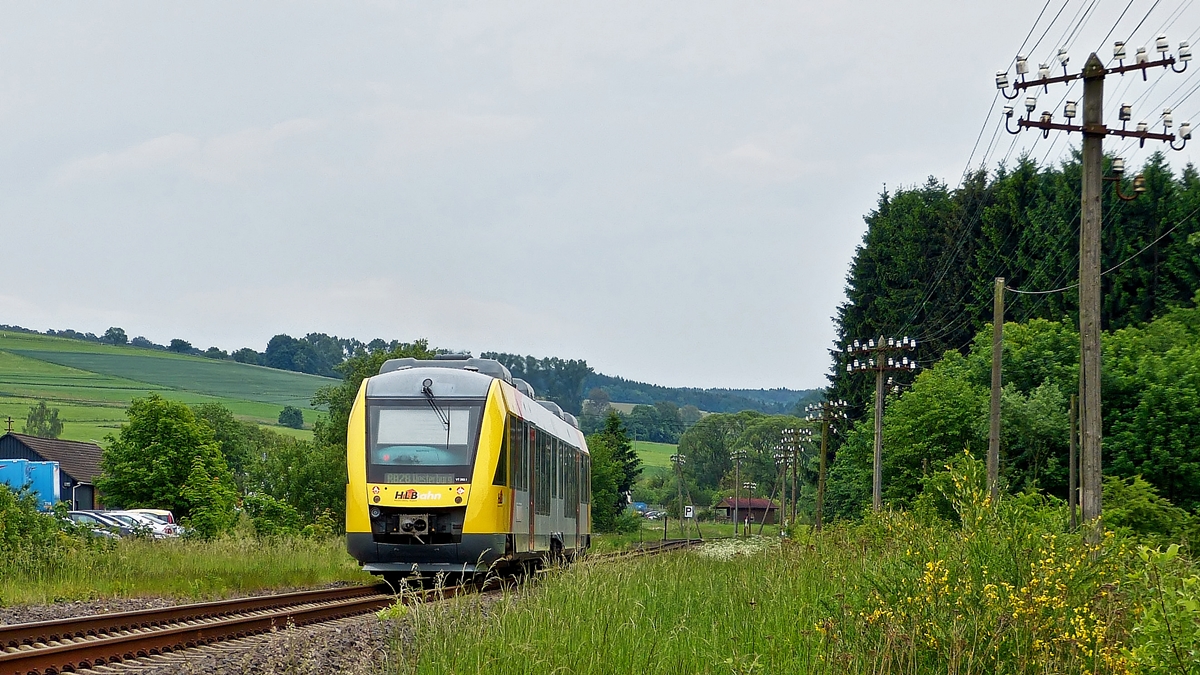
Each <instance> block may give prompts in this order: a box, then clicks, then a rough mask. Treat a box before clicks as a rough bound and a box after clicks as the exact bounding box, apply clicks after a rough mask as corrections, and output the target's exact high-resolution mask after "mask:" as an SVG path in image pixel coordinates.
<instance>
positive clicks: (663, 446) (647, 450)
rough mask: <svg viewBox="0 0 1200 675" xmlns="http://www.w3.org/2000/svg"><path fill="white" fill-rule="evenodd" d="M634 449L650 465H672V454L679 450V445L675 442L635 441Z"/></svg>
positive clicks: (643, 462) (643, 461) (646, 464)
mask: <svg viewBox="0 0 1200 675" xmlns="http://www.w3.org/2000/svg"><path fill="white" fill-rule="evenodd" d="M633 451H634V452H636V453H637V456H638V457H639V458H640V459H641V460H642V464H643V465H645V466H648V467H664V468H666V467H670V466H671V455H673V454H675V453H676V452H678V451H679V446H678V445H675V444H673V443H651V442H650V441H634V442H633Z"/></svg>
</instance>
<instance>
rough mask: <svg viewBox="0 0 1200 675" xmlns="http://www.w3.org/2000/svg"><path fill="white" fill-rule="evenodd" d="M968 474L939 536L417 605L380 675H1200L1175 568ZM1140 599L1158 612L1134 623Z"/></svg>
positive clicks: (905, 531) (815, 547)
mask: <svg viewBox="0 0 1200 675" xmlns="http://www.w3.org/2000/svg"><path fill="white" fill-rule="evenodd" d="M976 464H977V463H976ZM981 476H982V468H981V467H980V466H976V465H969V466H968V467H967V470H966V471H965V472H964V473H961V474H959V475H957V476H956V477H955V480H954V482H953V485H952V486H951V491H952V492H953V494H952V495H950V497H951V501H952V503H953V509H954V511H953V517H952V518H951V519H945V518H941V517H938V516H936V515H933V514H931V513H924V514H912V513H884V514H881V515H879V516H876V517H871V518H868V519H867V520H866V521H865V522H863V523H860V524H849V525H840V526H836V527H832V528H829V529H827V531H826V532H825V533H823V534H821V535H819V536H818V535H815V534H813V533H811V532H804V533H802V534H801V536H799V537H798V538H797V539H795V540H792V541H788V542H780V541H779V540H778V539H777V538H774V537H771V538H768V537H762V538H756V539H751V540H749V541H733V540H730V541H721V542H714V543H712V544H709V545H708V546H707V547H706V548H705V549H703V550H700V551H696V552H686V553H680V554H673V555H668V556H663V557H656V558H642V559H635V560H631V561H627V562H623V563H620V564H613V563H611V562H608V563H600V564H589V563H587V562H584V563H582V564H579V565H577V566H575V567H573V568H570V569H568V570H559V571H555V572H553V573H551V574H550V575H548V578H546V579H545V580H544V581H543V582H542V583H540V584H538V585H537V586H535V587H532V588H529V589H525V590H522V591H521V592H520V593H510V594H508V595H506V596H505V597H504V598H503V599H501V600H499V601H497V602H495V603H494V604H491V605H487V604H485V603H486V602H487V601H485V600H483V599H466V600H459V601H458V602H457V603H443V604H428V605H421V606H417V607H416V608H414V609H413V610H412V611H411V612H410V614H409V619H408V620H409V621H410V622H411V625H412V627H413V633H414V634H413V639H412V640H411V641H408V642H397V643H396V652H397V653H396V654H395V656H396V658H395V659H393V663H394V664H395V670H396V672H400V673H476V672H478V673H488V674H497V675H501V674H503V675H508V674H518V673H521V674H524V673H530V674H532V673H578V674H585V673H586V674H591V673H595V674H599V673H616V672H621V673H624V672H636V673H638V674H639V675H654V674H659V673H662V674H664V675H665V674H667V673H671V674H675V673H838V674H842V673H846V674H849V673H905V674H907V673H954V674H980V675H982V674H984V673H988V674H990V673H1080V674H1082V673H1089V674H1090V673H1126V672H1138V671H1140V672H1177V673H1196V672H1200V670H1198V669H1200V666H1197V665H1195V662H1196V659H1194V658H1193V659H1192V661H1188V659H1189V658H1191V657H1189V656H1188V655H1196V654H1197V653H1198V652H1197V649H1198V648H1200V637H1197V636H1200V631H1195V630H1192V631H1191V632H1187V631H1184V630H1181V629H1183V628H1185V627H1188V626H1190V627H1191V628H1195V627H1197V626H1200V611H1197V612H1194V613H1192V614H1190V615H1189V614H1188V612H1187V611H1183V610H1180V609H1178V608H1179V607H1182V608H1186V607H1189V606H1191V605H1190V604H1189V603H1191V604H1195V601H1197V600H1200V595H1197V592H1198V590H1200V588H1197V587H1198V586H1200V579H1197V577H1196V575H1195V570H1194V568H1193V567H1192V565H1191V563H1189V562H1187V561H1186V560H1184V559H1183V557H1182V556H1178V555H1172V556H1169V558H1170V559H1169V560H1168V559H1167V557H1163V556H1155V555H1148V554H1147V550H1146V549H1144V548H1141V549H1139V548H1138V547H1137V546H1135V545H1134V544H1133V542H1130V541H1127V540H1124V539H1122V538H1121V537H1119V536H1113V535H1108V536H1106V537H1104V538H1103V539H1102V541H1101V543H1099V544H1096V545H1093V544H1087V543H1085V542H1084V540H1083V538H1082V535H1080V534H1079V533H1074V532H1068V531H1067V530H1066V528H1065V527H1064V522H1063V521H1064V520H1065V512H1064V510H1063V509H1061V508H1059V505H1058V504H1056V503H1054V502H1050V501H1047V500H1044V499H1043V498H1041V497H1037V496H1034V495H1022V496H1017V497H1013V498H1006V499H1004V500H1002V501H1001V502H1000V503H998V504H994V503H992V502H991V501H990V500H989V499H988V498H987V496H986V494H985V492H984V491H983V490H982V489H981V488H980V487H979V485H980V483H981ZM1149 564H1153V565H1154V567H1153V568H1152V571H1153V572H1154V573H1153V574H1147V569H1148V567H1147V565H1149ZM1163 578H1170V579H1173V580H1175V581H1174V582H1172V583H1171V584H1164V583H1162V582H1161V581H1156V580H1161V579H1163ZM1188 579H1192V580H1195V581H1192V582H1189V581H1188ZM1156 583H1157V584H1158V586H1159V587H1160V588H1158V589H1156V588H1154V584H1156ZM1189 583H1190V584H1191V586H1189ZM1167 586H1169V588H1167V591H1166V592H1165V593H1163V592H1161V588H1163V587H1167ZM1189 588H1191V589H1192V590H1188V589H1189ZM1188 593H1191V595H1187V594H1188ZM1181 594H1182V595H1181ZM1156 597H1159V598H1162V597H1165V598H1166V599H1167V602H1169V603H1170V606H1169V607H1168V605H1166V604H1163V603H1162V602H1159V603H1158V604H1159V605H1161V606H1162V607H1163V610H1162V611H1159V612H1157V613H1153V612H1152V613H1149V614H1148V613H1147V611H1146V608H1147V607H1148V606H1151V604H1150V603H1152V602H1155V598H1156ZM1167 610H1170V611H1169V612H1168V611H1167ZM1163 617H1167V618H1166V623H1163ZM1151 619H1153V622H1152V621H1151ZM1154 622H1157V623H1154ZM1172 622H1174V623H1173V624H1172ZM1189 622H1190V623H1189ZM1185 624H1186V626H1185ZM1175 655H1179V656H1175ZM1177 663H1185V664H1188V663H1191V664H1192V665H1190V666H1188V665H1185V666H1183V667H1182V669H1181V668H1180V667H1176V664H1177Z"/></svg>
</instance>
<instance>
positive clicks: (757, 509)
mask: <svg viewBox="0 0 1200 675" xmlns="http://www.w3.org/2000/svg"><path fill="white" fill-rule="evenodd" d="M735 507H736V511H735ZM713 510H715V511H717V512H719V513H720V514H721V515H723V516H724V517H725V518H727V519H729V520H732V519H733V517H734V513H735V512H736V513H737V519H738V520H741V521H744V520H746V519H747V518H749V519H750V522H751V523H754V524H755V525H757V524H759V523H766V524H767V525H774V524H775V512H776V511H778V510H779V506H778V505H776V504H775V502H773V501H771V500H770V499H759V498H757V497H739V498H738V499H737V501H736V502H735V501H734V500H733V498H731V497H726V498H725V499H722V500H721V502H720V503H719V504H717V505H716V506H715V507H714V509H713Z"/></svg>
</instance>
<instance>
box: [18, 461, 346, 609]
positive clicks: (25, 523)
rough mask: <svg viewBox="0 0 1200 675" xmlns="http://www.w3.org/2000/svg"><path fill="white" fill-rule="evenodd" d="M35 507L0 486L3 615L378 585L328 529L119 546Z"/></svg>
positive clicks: (244, 523) (250, 530)
mask: <svg viewBox="0 0 1200 675" xmlns="http://www.w3.org/2000/svg"><path fill="white" fill-rule="evenodd" d="M36 506H37V505H36V500H35V499H34V498H33V497H32V496H31V495H30V494H29V493H28V492H26V491H22V492H14V491H13V490H11V489H9V488H8V486H6V485H0V606H2V605H12V604H44V603H50V602H57V601H62V600H89V599H96V598H118V597H139V596H163V597H174V598H185V599H201V598H218V597H224V596H228V595H234V594H242V593H251V592H255V591H262V590H267V589H279V588H298V587H306V586H318V585H323V584H327V583H331V582H337V581H346V582H367V581H369V580H370V575H367V574H364V573H363V572H362V571H361V570H359V568H358V565H357V563H355V561H354V560H353V559H351V558H350V556H349V555H347V553H346V546H345V541H344V540H343V539H342V538H341V537H338V536H335V535H334V533H333V531H332V529H330V528H329V526H328V525H326V526H325V527H324V528H320V527H314V526H310V527H309V528H308V529H307V532H306V535H272V534H264V533H263V532H262V531H260V530H256V529H255V528H254V527H253V526H252V525H251V524H250V522H248V521H249V519H248V518H243V519H241V520H240V522H239V526H238V527H237V528H236V529H235V530H234V531H233V532H231V533H229V534H226V535H225V536H223V537H221V538H219V539H215V540H203V539H199V538H185V539H173V540H152V539H148V538H133V539H122V540H119V541H114V540H111V539H107V538H100V537H96V536H94V535H92V534H91V533H90V532H89V531H88V530H87V528H81V527H76V526H74V525H72V524H70V523H69V521H67V520H66V519H64V518H62V514H61V513H40V512H38V510H37V508H36ZM331 524H332V523H330V524H329V525H331ZM318 525H319V524H318Z"/></svg>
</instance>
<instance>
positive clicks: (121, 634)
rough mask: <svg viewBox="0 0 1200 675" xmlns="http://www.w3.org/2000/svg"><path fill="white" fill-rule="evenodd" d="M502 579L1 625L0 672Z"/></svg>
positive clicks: (6, 674) (168, 645) (100, 661)
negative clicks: (415, 589) (412, 589)
mask: <svg viewBox="0 0 1200 675" xmlns="http://www.w3.org/2000/svg"><path fill="white" fill-rule="evenodd" d="M695 543H698V542H697V541H696V540H691V541H686V540H668V541H665V542H655V543H653V544H644V545H641V546H639V547H638V548H636V549H630V550H628V551H620V552H614V553H606V554H596V555H589V556H587V558H586V560H593V561H595V560H615V559H625V558H631V557H638V556H645V555H654V554H658V553H664V552H667V551H673V550H678V549H680V548H685V547H687V546H690V545H693V544H695ZM501 585H502V581H501V580H499V579H496V578H492V579H490V580H488V581H487V582H483V583H472V584H462V585H457V586H446V587H442V588H437V589H434V590H430V591H418V592H415V593H412V592H409V593H405V594H403V595H401V596H397V595H395V594H393V593H392V592H391V590H390V589H389V588H388V587H387V586H386V585H377V586H351V587H347V588H333V589H322V590H316V591H299V592H294V593H281V594H277V595H266V596H255V597H249V598H236V599H233V600H219V601H214V602H204V603H197V604H189V605H176V606H174V607H166V608H159V609H143V610H137V611H132V612H118V613H112V614H99V615H95V616H85V617H75V618H69V619H57V620H54V621H39V622H35V623H21V624H10V625H0V675H31V674H35V675H42V674H51V673H53V674H57V673H62V672H73V671H77V670H80V669H84V668H92V667H95V666H102V665H110V664H114V663H120V662H121V661H126V660H129V659H138V658H145V657H149V656H154V655H158V654H167V653H171V652H177V651H179V650H182V649H188V648H192V647H200V646H204V645H209V644H213V643H216V642H221V641H224V640H233V639H237V638H243V637H247V636H250V635H256V634H260V633H266V632H269V631H272V630H276V629H281V628H285V627H287V626H304V625H309V624H315V623H321V622H325V621H333V620H337V619H342V618H345V617H349V616H354V615H358V614H365V613H367V612H372V611H376V610H379V609H382V608H384V607H387V606H389V605H391V604H393V603H394V602H396V600H397V598H398V597H399V598H401V599H402V600H403V601H405V602H410V601H415V600H418V599H425V598H428V597H436V598H438V599H441V598H449V597H453V596H455V595H459V594H461V593H466V592H486V591H489V590H494V589H496V588H499V587H500V586H501Z"/></svg>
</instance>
